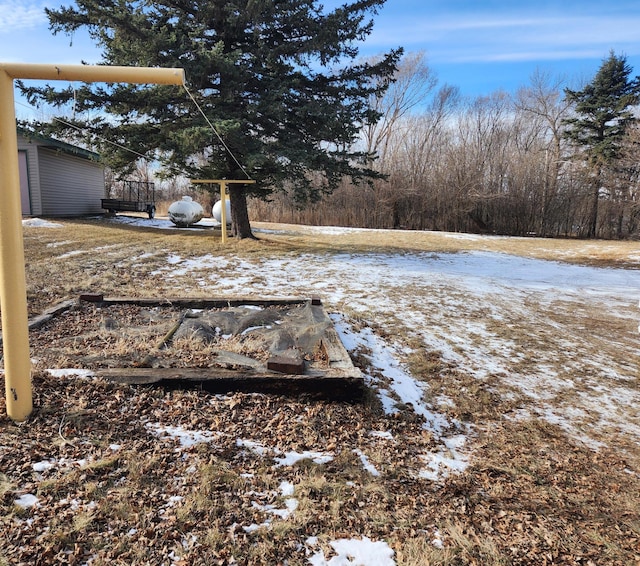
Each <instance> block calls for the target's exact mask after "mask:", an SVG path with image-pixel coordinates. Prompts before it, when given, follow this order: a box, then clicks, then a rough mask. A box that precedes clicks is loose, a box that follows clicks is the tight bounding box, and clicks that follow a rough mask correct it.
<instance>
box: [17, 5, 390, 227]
mask: <svg viewBox="0 0 640 566" xmlns="http://www.w3.org/2000/svg"><path fill="white" fill-rule="evenodd" d="M384 2H385V0H354V1H351V2H347V3H345V4H344V5H342V6H340V7H339V8H336V9H333V10H331V11H325V10H324V9H323V7H322V5H321V4H320V2H317V1H315V0H171V1H167V0H161V1H159V2H153V3H150V2H147V1H146V0H77V1H76V2H75V3H74V4H73V5H72V6H69V7H61V8H60V9H57V10H54V9H47V15H48V17H49V21H50V28H51V30H52V31H53V32H54V33H60V32H62V33H66V34H69V35H70V36H71V37H73V33H74V32H75V31H76V30H78V29H81V28H84V29H86V30H88V31H89V33H90V35H91V37H92V38H93V39H94V40H95V41H96V43H97V44H98V45H99V47H100V48H101V49H102V63H103V64H107V65H125V66H150V67H155V66H159V67H180V68H183V69H184V70H185V74H186V77H187V84H188V88H189V92H190V93H191V94H192V95H193V97H194V99H195V101H197V104H198V106H199V107H200V108H201V109H202V111H203V113H204V115H205V116H206V117H207V119H208V120H209V121H210V122H211V123H212V124H213V126H214V127H215V130H216V131H217V132H218V133H219V134H220V137H221V138H222V141H221V140H220V139H219V138H218V137H217V136H216V135H215V133H214V132H213V131H212V129H211V128H210V126H209V124H208V123H207V120H205V118H204V117H203V116H202V115H201V114H200V112H199V111H198V109H197V107H196V105H195V104H194V102H193V101H192V100H191V99H190V98H189V96H187V94H186V92H185V90H184V89H181V88H178V87H173V86H146V85H145V86H140V85H124V84H114V85H85V86H83V87H82V88H80V89H78V90H76V91H73V90H72V89H71V87H70V88H68V89H62V90H55V89H54V88H51V87H49V86H47V87H44V88H40V87H31V88H26V87H25V86H24V85H21V88H22V89H23V91H24V92H25V93H26V94H27V96H28V97H29V99H30V100H31V102H32V103H38V102H40V101H45V102H48V103H50V104H57V105H63V104H65V103H68V102H69V101H70V100H74V104H75V110H76V113H77V115H79V116H82V115H83V114H82V113H83V112H87V114H85V115H92V116H94V118H93V119H92V120H91V121H90V122H86V121H85V122H82V123H80V124H79V125H82V127H83V128H85V131H90V132H91V133H92V134H93V135H98V134H99V136H101V137H103V138H106V139H108V140H110V141H113V142H116V143H118V144H120V145H122V146H125V147H128V148H134V149H135V150H136V151H137V152H138V153H141V154H144V155H149V156H150V157H151V156H156V157H157V158H158V156H159V160H160V162H161V163H162V164H163V165H164V166H165V168H167V169H169V170H171V171H174V172H175V171H179V172H181V173H184V174H186V175H188V176H189V177H191V178H208V179H212V178H227V179H245V178H247V177H250V178H251V179H254V180H256V181H257V184H256V185H230V186H229V188H230V198H231V206H232V219H233V224H234V232H235V234H236V235H237V236H238V237H241V238H243V237H251V236H252V234H251V228H250V225H249V218H248V214H247V202H246V197H247V195H248V194H251V193H252V192H253V191H256V192H257V194H259V195H261V196H266V195H267V194H268V193H269V191H273V190H278V189H282V188H283V187H288V188H290V189H291V190H293V191H294V194H295V195H296V199H297V200H299V201H301V202H303V201H305V200H307V199H315V198H318V197H319V196H320V195H321V194H323V193H326V192H330V191H332V190H333V189H335V188H336V187H337V186H338V184H339V183H340V181H341V180H342V179H343V178H344V177H347V178H350V179H351V180H353V181H354V182H361V181H368V180H371V179H373V178H376V177H378V176H379V173H377V172H376V171H375V170H373V169H372V168H369V167H368V166H367V162H368V160H367V157H368V156H367V155H365V154H364V153H363V152H360V151H357V150H355V149H354V142H355V141H356V140H357V138H358V135H359V132H360V129H361V126H362V124H363V123H371V122H372V121H375V120H376V118H377V116H376V113H375V111H373V110H372V109H371V108H370V106H369V100H370V97H371V96H372V95H376V94H379V93H382V92H384V90H385V88H386V87H387V86H388V84H389V81H390V80H391V77H392V75H393V73H394V71H395V67H396V64H397V61H398V59H399V57H400V56H401V49H397V50H393V51H391V52H389V53H388V54H386V55H385V56H383V57H380V58H378V59H376V61H375V62H360V61H359V60H358V42H360V41H362V40H363V39H364V38H366V36H367V35H368V34H369V33H370V32H371V30H372V26H373V21H372V19H371V18H372V16H373V15H375V14H376V13H377V11H378V10H379V8H380V7H381V6H382V5H383V4H384ZM65 121H67V122H68V120H66V119H65ZM65 127H66V126H65V125H64V124H61V123H59V122H53V123H52V124H51V125H50V126H49V128H50V130H51V129H57V130H60V129H64V128H65ZM94 139H95V138H94ZM222 142H224V143H222ZM225 146H226V147H225ZM101 150H102V152H103V154H104V155H105V157H106V159H107V162H108V163H109V164H111V165H112V167H114V168H115V169H116V170H117V169H122V168H126V167H127V166H131V165H132V163H133V162H134V161H135V159H136V156H135V155H133V154H131V153H129V152H125V151H122V150H121V149H119V148H118V147H117V146H114V145H110V144H109V145H103V146H102V148H101Z"/></svg>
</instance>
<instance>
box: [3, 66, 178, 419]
mask: <svg viewBox="0 0 640 566" xmlns="http://www.w3.org/2000/svg"><path fill="white" fill-rule="evenodd" d="M14 79H34V80H62V81H81V82H85V83H92V82H104V83H119V82H122V83H138V84H175V85H184V71H183V70H182V69H175V68H174V69H157V68H150V67H114V66H106V65H104V66H102V65H97V66H93V65H52V64H34V63H0V310H1V311H2V343H3V348H4V372H5V392H6V404H7V415H8V416H9V418H11V419H13V420H14V421H24V420H26V419H27V417H28V416H29V415H30V414H31V412H32V410H33V394H32V385H31V360H30V357H29V328H28V311H27V291H26V276H25V265H24V242H23V237H22V210H21V202H20V174H19V167H18V139H17V131H16V117H15V101H14V95H13V81H14Z"/></svg>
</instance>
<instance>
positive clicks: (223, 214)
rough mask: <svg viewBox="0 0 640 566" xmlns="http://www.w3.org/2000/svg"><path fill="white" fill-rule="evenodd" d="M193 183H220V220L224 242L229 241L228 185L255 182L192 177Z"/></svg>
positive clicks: (250, 180) (251, 182)
mask: <svg viewBox="0 0 640 566" xmlns="http://www.w3.org/2000/svg"><path fill="white" fill-rule="evenodd" d="M191 182H192V183H201V184H203V185H213V184H216V185H220V204H221V205H222V208H221V209H220V221H221V224H222V243H223V244H224V243H226V242H227V202H226V197H227V196H228V195H227V185H228V184H236V185H253V184H254V183H255V181H254V180H252V179H246V180H238V179H191Z"/></svg>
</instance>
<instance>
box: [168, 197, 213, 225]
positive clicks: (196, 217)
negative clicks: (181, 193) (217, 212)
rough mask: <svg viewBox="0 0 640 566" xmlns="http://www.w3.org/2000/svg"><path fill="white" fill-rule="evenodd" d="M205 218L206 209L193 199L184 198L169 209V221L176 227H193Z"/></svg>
mask: <svg viewBox="0 0 640 566" xmlns="http://www.w3.org/2000/svg"><path fill="white" fill-rule="evenodd" d="M203 218H204V209H203V208H202V206H200V204H199V203H197V202H194V201H193V199H192V198H191V197H182V200H178V201H176V202H174V203H173V204H172V205H171V206H170V207H169V220H171V222H173V223H174V224H175V225H176V226H191V224H195V223H196V222H200V220H202V219H203Z"/></svg>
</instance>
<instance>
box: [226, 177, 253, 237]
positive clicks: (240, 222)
mask: <svg viewBox="0 0 640 566" xmlns="http://www.w3.org/2000/svg"><path fill="white" fill-rule="evenodd" d="M228 187H229V200H230V202H231V222H232V226H231V232H232V234H233V235H234V236H235V237H236V238H238V239H239V240H242V239H244V238H253V239H255V236H254V235H253V232H252V231H251V224H250V223H249V211H248V210H247V195H246V193H245V190H244V186H243V185H236V184H231V185H228Z"/></svg>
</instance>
